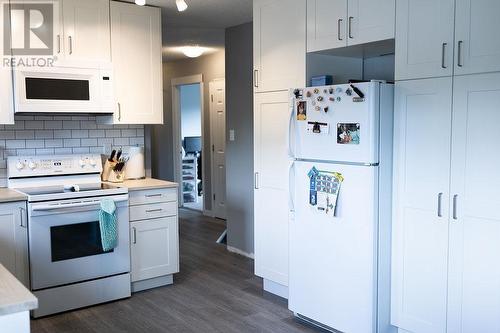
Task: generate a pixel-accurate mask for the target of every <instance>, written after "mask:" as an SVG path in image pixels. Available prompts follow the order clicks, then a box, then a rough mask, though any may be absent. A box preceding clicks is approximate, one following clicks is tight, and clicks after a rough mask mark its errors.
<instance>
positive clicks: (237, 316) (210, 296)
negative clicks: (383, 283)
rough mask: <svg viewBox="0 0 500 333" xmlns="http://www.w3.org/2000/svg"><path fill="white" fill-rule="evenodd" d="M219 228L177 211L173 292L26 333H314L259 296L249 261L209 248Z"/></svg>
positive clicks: (78, 314) (48, 321)
mask: <svg viewBox="0 0 500 333" xmlns="http://www.w3.org/2000/svg"><path fill="white" fill-rule="evenodd" d="M224 228H225V225H224V223H223V222H222V221H216V220H212V219H207V218H205V217H202V216H200V215H199V214H198V213H195V212H191V211H181V220H180V234H181V273H179V274H177V275H176V276H175V279H174V285H173V286H168V287H164V288H157V289H153V290H149V291H145V292H141V293H136V294H134V295H133V296H132V298H130V299H126V300H122V301H117V302H113V303H108V304H104V305H98V306H94V307H90V308H86V309H82V310H78V311H72V312H68V313H64V314H60V315H55V316H52V317H46V318H42V319H38V320H33V321H32V332H33V333H64V332H72V333H73V332H74V333H76V332H93V333H94V332H102V333H112V332H148V333H150V332H283V333H285V332H286V333H288V332H318V331H317V330H315V329H313V328H311V327H308V326H305V325H303V324H301V323H298V322H297V321H295V320H294V319H293V318H292V314H291V313H290V312H289V311H288V310H287V304H286V301H284V300H282V299H280V298H278V297H276V296H273V295H271V294H268V293H263V292H262V281H261V279H259V278H257V277H256V276H254V275H253V261H252V260H250V259H247V258H244V257H242V256H238V255H235V254H231V253H229V252H227V251H226V249H225V246H224V245H218V244H216V243H215V240H216V239H217V237H218V236H219V235H220V233H221V232H222V231H223V230H224Z"/></svg>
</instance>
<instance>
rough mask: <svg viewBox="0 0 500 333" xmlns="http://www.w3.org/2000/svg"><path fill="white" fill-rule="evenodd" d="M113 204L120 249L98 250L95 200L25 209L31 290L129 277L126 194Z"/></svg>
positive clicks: (36, 205) (98, 229)
mask: <svg viewBox="0 0 500 333" xmlns="http://www.w3.org/2000/svg"><path fill="white" fill-rule="evenodd" d="M107 198H111V199H113V200H114V201H115V204H116V207H117V209H116V215H117V228H118V246H117V247H116V248H115V249H113V250H111V251H108V252H104V251H103V249H102V243H101V235H100V227H99V211H100V200H99V198H86V199H72V200H61V201H54V202H40V203H30V204H28V210H29V221H28V233H29V252H30V268H31V272H30V273H31V288H32V290H39V289H44V288H49V287H55V286H61V285H66V284H71V283H76V282H81V281H87V280H93V279H98V278H102V277H107V276H112V275H116V274H122V273H127V272H130V240H129V213H128V195H127V194H125V195H118V196H110V197H107Z"/></svg>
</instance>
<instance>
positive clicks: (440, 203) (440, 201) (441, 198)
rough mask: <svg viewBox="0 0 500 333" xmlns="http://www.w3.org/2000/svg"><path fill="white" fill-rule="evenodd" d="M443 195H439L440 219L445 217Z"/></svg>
mask: <svg viewBox="0 0 500 333" xmlns="http://www.w3.org/2000/svg"><path fill="white" fill-rule="evenodd" d="M442 208H443V193H439V194H438V212H437V213H438V217H443V212H442Z"/></svg>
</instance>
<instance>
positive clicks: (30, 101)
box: [14, 67, 115, 114]
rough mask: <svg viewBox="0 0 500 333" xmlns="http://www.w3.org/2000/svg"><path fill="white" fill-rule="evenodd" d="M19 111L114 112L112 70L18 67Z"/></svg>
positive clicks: (15, 80) (15, 90)
mask: <svg viewBox="0 0 500 333" xmlns="http://www.w3.org/2000/svg"><path fill="white" fill-rule="evenodd" d="M14 103H15V112H16V113H98V114H110V113H113V112H114V105H115V103H114V94H113V73H112V70H111V69H102V68H97V69H89V68H66V67H58V68H53V67H52V68H40V67H37V68H17V69H15V70H14Z"/></svg>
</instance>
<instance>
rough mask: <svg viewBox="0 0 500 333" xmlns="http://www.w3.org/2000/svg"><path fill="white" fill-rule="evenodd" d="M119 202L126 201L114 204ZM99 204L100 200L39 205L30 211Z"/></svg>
mask: <svg viewBox="0 0 500 333" xmlns="http://www.w3.org/2000/svg"><path fill="white" fill-rule="evenodd" d="M120 201H126V200H115V202H120ZM100 203H101V201H100V200H93V201H81V202H72V203H67V204H52V205H40V206H33V208H32V210H33V211H34V212H40V211H52V210H58V209H67V208H79V207H88V206H95V205H99V204H100Z"/></svg>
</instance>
